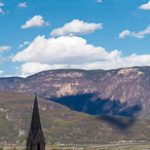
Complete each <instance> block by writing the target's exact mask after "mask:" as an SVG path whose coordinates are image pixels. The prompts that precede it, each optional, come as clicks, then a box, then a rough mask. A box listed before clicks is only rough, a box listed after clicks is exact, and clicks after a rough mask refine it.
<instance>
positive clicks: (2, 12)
mask: <svg viewBox="0 0 150 150" xmlns="http://www.w3.org/2000/svg"><path fill="white" fill-rule="evenodd" d="M3 6H4V3H2V2H0V14H5V12H4V10H3V9H2V8H1V7H3Z"/></svg>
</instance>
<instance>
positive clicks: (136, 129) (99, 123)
mask: <svg viewBox="0 0 150 150" xmlns="http://www.w3.org/2000/svg"><path fill="white" fill-rule="evenodd" d="M33 100H34V96H33V95H26V94H19V93H11V92H9V93H8V92H7V93H6V92H5V93H4V92H1V93H0V135H1V136H0V142H1V145H3V144H11V143H14V144H17V145H24V144H25V139H26V136H27V133H28V129H29V125H30V119H31V113H32V105H33ZM39 107H40V113H41V121H42V126H43V130H44V133H45V136H46V142H47V144H54V143H65V144H67V143H69V144H70V143H77V144H85V143H89V144H90V143H92V144H93V143H99V144H100V143H109V142H117V141H124V140H125V141H150V121H149V120H139V119H132V118H120V117H108V116H103V117H93V116H90V115H87V114H84V113H79V112H74V111H72V110H70V109H68V108H66V107H65V106H62V105H60V104H56V103H54V102H50V101H47V100H44V99H41V98H39Z"/></svg>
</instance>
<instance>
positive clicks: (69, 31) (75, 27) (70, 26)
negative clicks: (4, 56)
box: [51, 19, 103, 37]
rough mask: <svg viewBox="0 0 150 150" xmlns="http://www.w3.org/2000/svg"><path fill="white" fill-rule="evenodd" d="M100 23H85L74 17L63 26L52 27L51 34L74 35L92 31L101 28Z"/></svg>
mask: <svg viewBox="0 0 150 150" xmlns="http://www.w3.org/2000/svg"><path fill="white" fill-rule="evenodd" d="M102 28H103V25H102V23H87V22H84V21H82V20H79V19H74V20H72V21H71V22H69V23H66V24H65V25H64V26H63V27H60V28H57V29H54V30H53V31H52V32H51V35H52V36H54V37H57V36H74V35H80V34H87V33H91V32H94V31H95V30H97V29H102Z"/></svg>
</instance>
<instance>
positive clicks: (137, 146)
mask: <svg viewBox="0 0 150 150" xmlns="http://www.w3.org/2000/svg"><path fill="white" fill-rule="evenodd" d="M3 150H25V148H23V147H15V146H7V147H3ZM46 150H150V143H147V144H143V143H124V144H108V145H97V144H91V145H90V144H87V145H63V144H61V145H51V146H48V147H47V148H46Z"/></svg>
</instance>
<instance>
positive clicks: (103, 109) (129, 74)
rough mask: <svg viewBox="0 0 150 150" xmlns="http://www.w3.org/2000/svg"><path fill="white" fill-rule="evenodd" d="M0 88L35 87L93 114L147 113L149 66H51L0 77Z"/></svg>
mask: <svg viewBox="0 0 150 150" xmlns="http://www.w3.org/2000/svg"><path fill="white" fill-rule="evenodd" d="M0 91H15V92H24V93H33V92H35V91H36V92H37V93H38V94H39V95H40V96H42V97H44V98H46V99H49V100H53V101H56V102H58V103H61V104H63V105H66V106H68V107H70V108H71V109H74V110H77V111H82V112H87V113H90V114H93V115H123V116H137V115H138V116H140V117H150V109H149V107H150V92H149V91H150V67H133V68H125V69H117V70H109V71H105V70H90V71H86V70H51V71H45V72H41V73H38V74H35V75H32V76H29V77H27V78H0Z"/></svg>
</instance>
